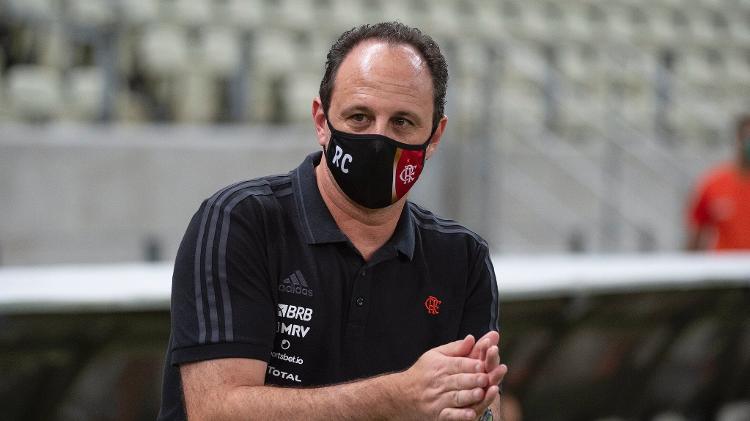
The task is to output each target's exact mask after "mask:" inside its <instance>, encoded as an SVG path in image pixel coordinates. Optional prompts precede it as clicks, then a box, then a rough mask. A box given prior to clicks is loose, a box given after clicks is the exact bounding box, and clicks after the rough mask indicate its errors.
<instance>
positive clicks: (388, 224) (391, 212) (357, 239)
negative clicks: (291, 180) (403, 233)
mask: <svg viewBox="0 0 750 421" xmlns="http://www.w3.org/2000/svg"><path fill="white" fill-rule="evenodd" d="M315 178H316V180H317V184H318V190H320V196H321V197H322V198H323V202H324V203H325V204H326V207H327V208H328V211H329V212H331V215H332V216H333V220H334V221H336V225H338V227H339V229H341V231H342V232H343V233H344V234H345V235H346V236H347V237H348V238H349V241H351V242H352V244H353V245H354V247H356V248H357V250H358V251H359V253H360V254H361V255H362V257H363V258H364V259H365V260H370V258H371V257H372V256H373V254H375V252H376V251H377V250H378V249H379V248H380V247H382V246H383V244H385V243H386V242H387V241H388V239H389V238H391V236H392V235H393V232H394V231H395V230H396V224H398V220H399V217H400V216H401V211H402V210H403V208H404V204H405V203H406V202H405V201H403V200H402V201H400V202H399V203H397V204H395V205H393V206H389V207H387V208H383V209H365V208H362V207H359V206H357V205H355V204H353V203H352V202H351V201H350V200H349V199H348V198H347V197H346V196H344V194H343V193H342V192H341V191H340V190H339V189H338V187H337V186H336V185H335V184H334V183H335V181H334V180H333V179H332V177H331V175H330V173H329V171H328V168H327V167H326V162H325V159H321V161H320V164H318V166H317V167H315Z"/></svg>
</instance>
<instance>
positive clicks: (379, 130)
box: [371, 118, 393, 137]
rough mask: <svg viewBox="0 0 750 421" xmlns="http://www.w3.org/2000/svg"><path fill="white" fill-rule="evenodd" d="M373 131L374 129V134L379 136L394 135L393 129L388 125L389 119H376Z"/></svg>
mask: <svg viewBox="0 0 750 421" xmlns="http://www.w3.org/2000/svg"><path fill="white" fill-rule="evenodd" d="M371 129H372V133H373V134H379V135H383V136H389V137H391V136H392V135H393V133H391V127H390V125H389V124H388V119H387V118H378V119H375V122H374V123H373V125H372V128H371Z"/></svg>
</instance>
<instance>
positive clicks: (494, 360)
mask: <svg viewBox="0 0 750 421" xmlns="http://www.w3.org/2000/svg"><path fill="white" fill-rule="evenodd" d="M483 361H484V369H485V370H487V372H488V373H489V372H490V371H492V370H494V369H495V367H497V366H498V365H500V350H499V349H498V347H497V345H493V346H491V347H490V348H489V349H488V350H487V354H486V355H485V358H484V359H483Z"/></svg>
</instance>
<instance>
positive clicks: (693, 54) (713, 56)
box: [675, 50, 724, 85]
mask: <svg viewBox="0 0 750 421" xmlns="http://www.w3.org/2000/svg"><path fill="white" fill-rule="evenodd" d="M723 74H724V62H723V57H722V56H721V54H720V53H719V52H718V51H716V50H713V51H706V50H687V51H684V52H683V54H681V56H680V58H679V60H678V61H677V65H676V67H675V75H676V76H677V77H678V78H679V79H683V80H685V81H687V82H690V83H696V84H705V85H710V84H714V83H716V82H717V81H720V80H721V77H722V76H723Z"/></svg>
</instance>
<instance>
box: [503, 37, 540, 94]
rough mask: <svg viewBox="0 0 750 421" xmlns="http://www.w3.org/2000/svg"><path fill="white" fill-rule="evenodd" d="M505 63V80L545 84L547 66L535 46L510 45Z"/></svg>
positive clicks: (506, 52)
mask: <svg viewBox="0 0 750 421" xmlns="http://www.w3.org/2000/svg"><path fill="white" fill-rule="evenodd" d="M503 63H504V66H503V71H504V72H503V79H510V80H520V81H524V82H527V81H530V82H532V83H537V84H540V85H541V84H543V83H544V80H545V76H546V71H547V64H546V62H545V61H544V58H543V57H542V56H541V55H540V53H539V51H538V50H537V49H536V48H535V46H534V45H533V44H530V45H529V44H519V43H514V44H509V45H508V48H506V49H505V51H504V54H503Z"/></svg>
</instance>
